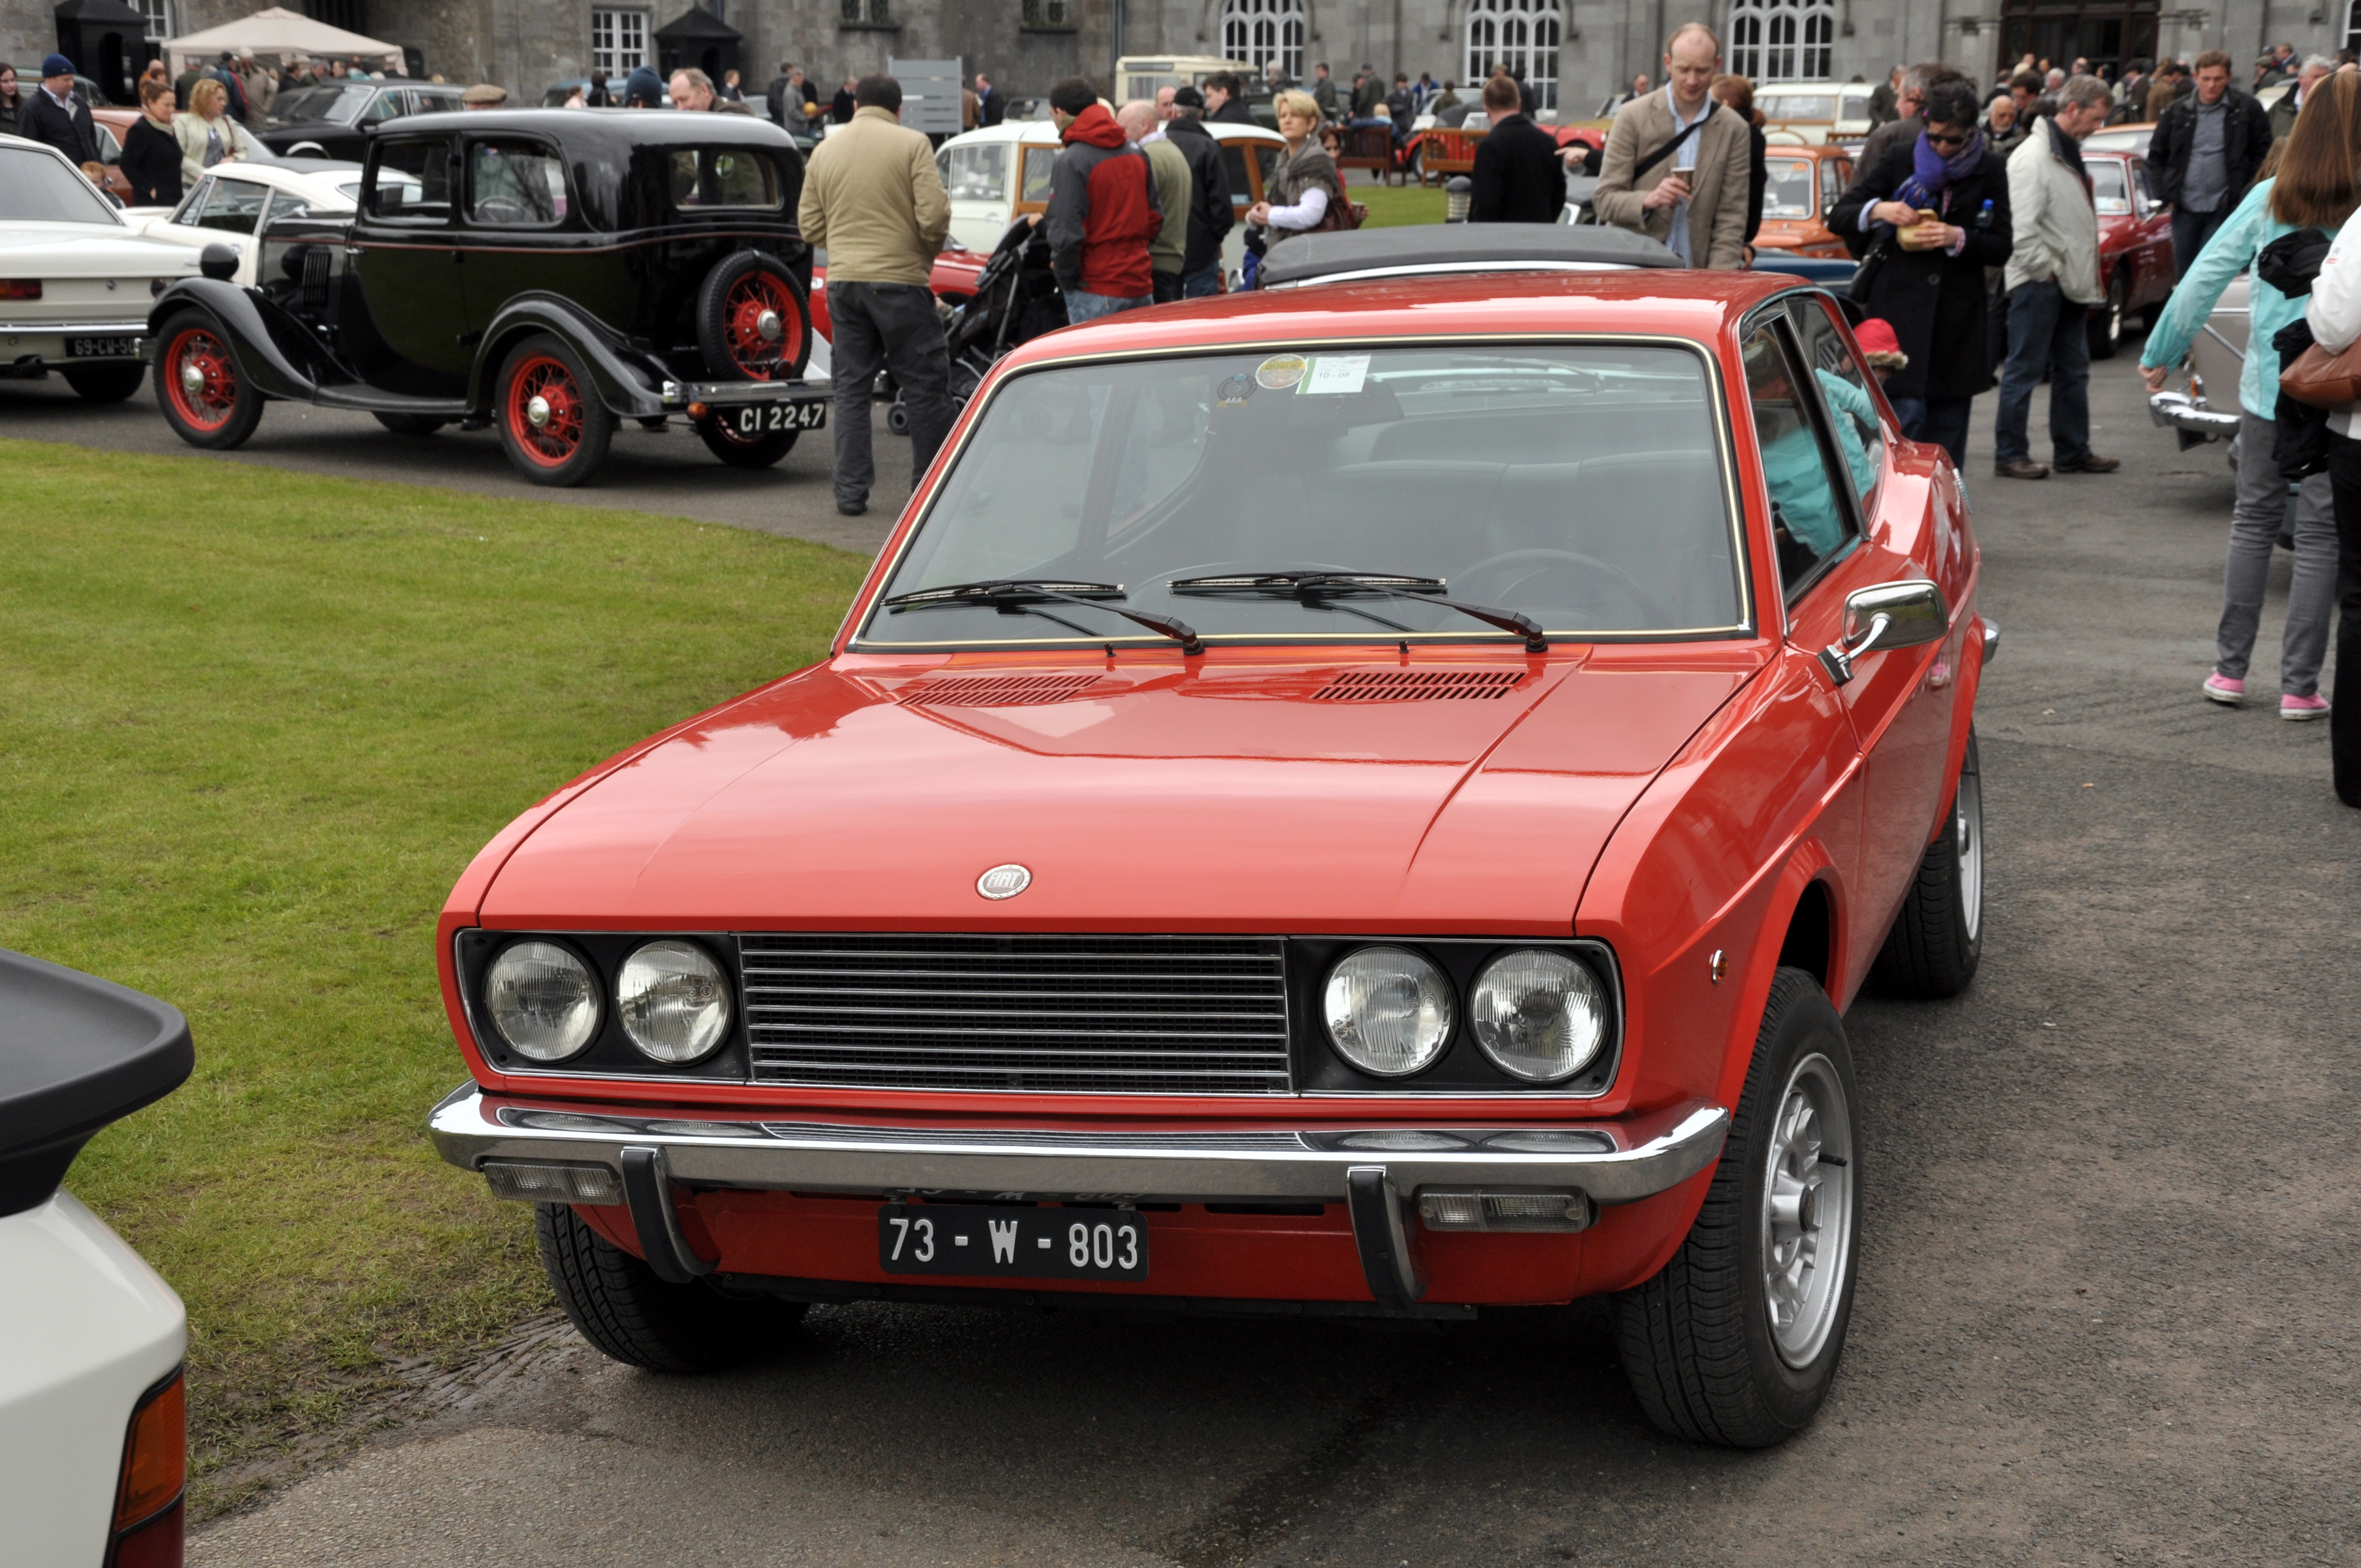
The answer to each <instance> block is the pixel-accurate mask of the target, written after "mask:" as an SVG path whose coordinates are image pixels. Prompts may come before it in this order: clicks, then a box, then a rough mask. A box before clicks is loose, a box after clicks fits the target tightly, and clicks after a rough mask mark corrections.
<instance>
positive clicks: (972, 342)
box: [885, 218, 1066, 435]
mask: <svg viewBox="0 0 2361 1568" xmlns="http://www.w3.org/2000/svg"><path fill="white" fill-rule="evenodd" d="M1065 324H1066V298H1065V296H1064V295H1063V294H1061V293H1060V292H1059V291H1058V280H1057V277H1056V275H1055V274H1054V273H1052V272H1051V271H1050V270H1049V236H1048V235H1046V234H1044V233H1043V232H1042V231H1041V229H1040V227H1039V226H1038V225H1035V224H1029V223H1027V222H1026V221H1025V220H1024V219H1022V218H1019V219H1017V220H1016V222H1015V223H1013V224H1011V225H1008V231H1007V232H1006V233H1005V234H1003V235H1002V236H1000V243H999V244H998V245H995V246H994V247H992V256H991V258H990V259H989V260H987V261H986V262H985V263H984V265H983V271H982V272H981V273H978V274H977V275H976V280H975V292H974V294H972V296H970V297H969V299H968V302H967V303H965V304H963V305H960V306H957V307H955V308H951V309H950V316H949V318H948V319H947V320H946V321H945V323H944V324H943V335H944V336H945V337H946V338H947V339H948V340H949V345H950V356H951V402H952V405H953V406H954V407H956V408H961V409H964V408H965V407H967V400H968V398H969V397H970V396H971V395H972V393H973V392H974V391H975V389H976V388H977V387H978V386H980V385H981V384H982V383H983V378H984V373H985V372H986V371H989V370H990V369H991V368H992V367H993V362H994V360H997V359H998V358H999V357H1000V356H1002V355H1004V354H1005V353H1007V352H1008V351H1009V350H1010V349H1012V348H1014V347H1016V345H1018V344H1020V343H1024V342H1026V341H1027V340H1028V339H1031V338H1036V337H1038V336H1040V335H1041V334H1043V333H1045V332H1054V331H1056V330H1057V329H1058V328H1060V327H1061V326H1064V325H1065ZM885 426H886V428H887V429H889V430H891V431H893V432H894V433H895V434H897V435H900V434H906V433H907V432H908V430H909V427H910V424H909V413H908V411H907V410H906V408H905V406H904V405H903V402H902V398H901V393H900V392H899V390H898V389H897V390H896V391H895V397H894V406H893V407H892V408H890V409H888V410H886V411H885Z"/></svg>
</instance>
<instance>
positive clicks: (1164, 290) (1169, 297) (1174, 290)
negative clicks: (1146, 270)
mask: <svg viewBox="0 0 2361 1568" xmlns="http://www.w3.org/2000/svg"><path fill="white" fill-rule="evenodd" d="M1152 276H1153V278H1154V279H1155V284H1154V287H1155V290H1156V292H1155V293H1154V294H1153V295H1151V296H1150V298H1152V299H1153V300H1155V302H1157V303H1158V304H1159V305H1169V304H1170V303H1171V302H1173V301H1175V300H1178V299H1181V298H1183V297H1184V296H1183V295H1182V294H1181V291H1180V290H1181V280H1180V274H1179V273H1178V272H1158V273H1154V274H1152Z"/></svg>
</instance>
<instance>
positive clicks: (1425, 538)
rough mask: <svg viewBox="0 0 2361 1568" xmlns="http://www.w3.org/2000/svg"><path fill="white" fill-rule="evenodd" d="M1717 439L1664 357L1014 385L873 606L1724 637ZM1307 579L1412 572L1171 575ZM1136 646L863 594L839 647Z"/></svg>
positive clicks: (1314, 359) (1081, 620)
mask: <svg viewBox="0 0 2361 1568" xmlns="http://www.w3.org/2000/svg"><path fill="white" fill-rule="evenodd" d="M1719 428H1720V427H1719V417H1718V412H1717V409H1716V403H1715V400H1714V398H1713V395H1712V391H1711V383H1710V381H1709V380H1708V376H1707V372H1706V367H1705V361H1704V358H1703V356H1701V355H1700V354H1699V353H1697V351H1695V350H1692V349H1688V348H1685V347H1678V346H1669V345H1642V344H1631V345H1625V344H1598V345H1535V346H1524V345H1519V346H1515V347H1495V346H1491V345H1442V344H1435V345H1418V346H1402V347H1378V348H1367V347H1359V348H1340V349H1334V350H1332V349H1325V348H1317V347H1307V348H1306V349H1304V350H1302V351H1301V352H1293V351H1290V352H1273V351H1271V350H1269V349H1256V350H1251V351H1241V352H1235V353H1225V354H1215V355H1206V356H1188V357H1179V356H1175V357H1166V358H1151V359H1137V360H1128V361H1110V362H1105V363H1098V364H1090V365H1077V366H1067V367H1052V368H1048V369H1043V370H1038V371H1035V372H1032V373H1030V374H1025V375H1019V376H1017V377H1016V378H1013V379H1011V380H1010V381H1008V382H1007V383H1006V384H1005V385H1004V386H1002V387H1001V388H1000V389H998V390H997V391H996V392H995V393H994V396H993V398H992V400H991V403H990V404H989V406H988V407H987V408H986V409H985V411H984V412H983V419H982V422H981V423H980V424H979V425H978V426H977V427H976V429H975V431H974V432H973V433H972V435H971V436H970V438H969V439H968V440H967V442H966V443H965V444H964V445H963V446H962V447H961V450H960V452H959V454H958V455H957V457H956V459H955V461H954V463H953V465H952V466H951V468H950V472H949V473H948V474H947V475H946V476H945V477H944V479H943V482H942V484H941V487H940V488H939V489H938V491H937V492H936V494H935V497H934V499H933V500H932V502H931V504H930V505H929V506H928V510H927V512H926V515H925V517H924V518H923V520H922V521H920V523H919V525H918V527H917V530H916V531H915V532H914V533H913V534H912V536H911V539H910V542H909V543H908V544H907V545H906V548H905V550H904V552H903V554H902V557H901V559H900V560H899V561H898V562H897V563H896V565H895V569H894V573H893V576H892V577H891V579H890V580H889V581H888V583H887V585H886V590H885V594H884V596H881V598H893V597H895V596H898V595H902V594H908V593H914V592H918V591H921V590H925V589H929V588H941V587H950V586H951V585H954V584H961V583H973V582H979V581H986V580H997V579H1008V578H1027V579H1039V580H1045V581H1057V582H1063V583H1068V584H1082V585H1086V586H1098V587H1115V588H1120V589H1121V590H1122V596H1121V600H1120V602H1121V603H1122V604H1123V605H1124V607H1125V608H1126V609H1135V610H1141V611H1146V612H1149V613H1152V614H1156V615H1160V616H1169V617H1172V618H1175V619H1178V620H1182V621H1185V622H1186V623H1188V625H1190V626H1191V627H1193V628H1194V629H1196V630H1198V631H1200V632H1202V634H1203V635H1205V636H1206V637H1209V638H1218V637H1224V636H1236V637H1253V638H1257V639H1261V640H1268V639H1270V638H1289V639H1294V638H1329V639H1354V640H1358V641H1367V640H1368V639H1371V638H1382V639H1384V640H1387V641H1392V640H1394V639H1396V638H1397V637H1411V636H1416V637H1429V638H1444V639H1453V640H1464V639H1471V638H1483V639H1490V638H1496V637H1498V636H1499V635H1500V633H1499V631H1498V630H1495V629H1494V628H1493V627H1491V626H1489V625H1487V624H1485V623H1484V622H1482V621H1480V620H1475V619H1472V618H1470V617H1468V616H1466V615H1465V614H1463V613H1461V612H1459V611H1456V610H1454V609H1449V608H1446V607H1445V606H1444V605H1442V604H1440V603H1437V602H1433V600H1434V599H1436V598H1444V597H1447V598H1451V599H1453V600H1455V601H1458V602H1460V603H1462V604H1474V605H1479V606H1483V607H1486V608H1489V609H1506V610H1512V611H1516V612H1518V613H1521V614H1522V615H1525V616H1530V617H1531V618H1532V619H1533V620H1537V621H1539V622H1540V623H1541V624H1542V626H1543V627H1544V628H1546V629H1547V630H1550V631H1552V632H1564V633H1568V634H1584V635H1589V634H1607V635H1616V634H1637V635H1647V634H1659V635H1661V634H1665V633H1674V632H1691V633H1696V632H1707V631H1718V630H1730V629H1733V628H1736V627H1738V626H1740V625H1741V623H1742V622H1743V621H1744V620H1745V616H1744V613H1743V611H1742V609H1741V602H1742V601H1741V583H1740V576H1739V569H1738V565H1737V560H1738V555H1737V550H1736V543H1735V542H1736V533H1735V523H1734V521H1733V514H1732V510H1731V508H1730V504H1729V501H1728V499H1726V497H1725V495H1724V491H1723V485H1722V473H1723V463H1722V458H1721V445H1720V434H1719ZM1321 570H1326V571H1334V572H1345V573H1384V574H1392V575H1396V576H1408V577H1419V578H1424V579H1428V582H1427V584H1426V585H1425V586H1424V587H1422V589H1420V590H1419V591H1418V592H1409V593H1406V595H1404V596H1386V595H1380V594H1378V593H1377V592H1376V591H1375V590H1374V589H1365V590H1362V591H1356V592H1352V593H1340V592H1324V591H1323V592H1319V593H1312V592H1306V593H1302V594H1294V593H1290V592H1285V591H1281V592H1255V591H1221V590H1217V589H1215V588H1213V587H1208V586H1206V585H1197V586H1195V587H1191V585H1190V584H1189V583H1188V582H1187V581H1186V580H1185V579H1190V578H1194V577H1210V576H1221V575H1223V574H1225V573H1226V574H1231V575H1233V576H1235V575H1239V574H1279V573H1290V572H1294V573H1302V572H1310V571H1321ZM1176 579H1180V580H1181V581H1179V582H1178V583H1177V584H1176ZM1421 594H1424V595H1426V596H1427V597H1426V598H1421V597H1420V595H1421ZM1102 597H1104V596H1102ZM1041 611H1047V612H1049V613H1048V614H1046V615H1045V614H1044V613H1041ZM1051 615H1054V616H1055V617H1056V618H1058V619H1056V620H1051V619H1049V616H1051ZM1141 637H1142V633H1141V630H1140V629H1139V628H1138V627H1137V626H1136V625H1134V624H1132V623H1130V622H1128V621H1126V620H1124V619H1123V618H1121V617H1120V616H1117V615H1115V614H1114V613H1113V612H1112V611H1110V610H1108V609H1104V606H1103V605H1102V604H1090V605H1077V604H1068V603H1057V604H1045V605H1042V606H1039V607H1038V609H1033V608H1023V607H1016V606H1011V605H1009V604H1007V603H1006V602H1005V599H1003V600H1000V601H994V602H976V601H973V600H970V601H964V602H961V601H951V602H944V601H937V602H935V603H932V604H928V605H925V606H910V607H906V608H903V609H895V608H892V607H889V606H887V605H885V604H884V603H882V602H881V603H880V604H879V605H878V606H877V607H876V608H874V609H873V610H872V612H871V614H870V616H869V619H868V621H867V623H866V625H865V626H864V627H863V628H862V632H861V637H860V642H861V645H862V647H865V648H884V647H912V646H933V647H940V646H944V645H975V644H981V643H1001V642H1060V641H1065V642H1072V641H1088V642H1091V643H1093V644H1095V643H1100V642H1109V641H1139V640H1140V639H1141Z"/></svg>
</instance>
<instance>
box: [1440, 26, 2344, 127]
mask: <svg viewBox="0 0 2361 1568" xmlns="http://www.w3.org/2000/svg"><path fill="white" fill-rule="evenodd" d="M2354 3H2355V4H2356V5H2361V0H2354ZM1564 36H1565V25H1564V23H1563V21H1562V20H1561V19H1560V16H1559V14H1558V8H1557V0H1467V80H1468V81H1469V82H1472V83H1474V84H1475V85H1476V86H1477V87H1478V88H1479V89H1480V88H1481V87H1482V86H1483V84H1484V82H1485V81H1486V80H1487V79H1488V77H1490V76H1491V75H1492V73H1493V72H1494V71H1516V70H1519V69H1522V71H1524V76H1525V81H1526V82H1529V83H1531V84H1532V88H1533V91H1534V92H1535V93H1538V94H1539V95H1540V102H1541V106H1542V107H1543V108H1544V109H1554V108H1556V107H1557V46H1558V40H1559V39H1560V38H1563V37H1564Z"/></svg>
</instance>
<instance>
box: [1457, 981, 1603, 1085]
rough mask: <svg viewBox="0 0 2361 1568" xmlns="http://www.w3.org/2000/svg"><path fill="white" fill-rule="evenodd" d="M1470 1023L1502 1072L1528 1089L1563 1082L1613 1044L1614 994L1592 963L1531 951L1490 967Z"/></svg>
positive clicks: (1479, 984) (1471, 1006) (1472, 1001)
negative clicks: (1610, 1006) (1610, 996)
mask: <svg viewBox="0 0 2361 1568" xmlns="http://www.w3.org/2000/svg"><path fill="white" fill-rule="evenodd" d="M1467 1017H1468V1022H1469V1023H1470V1024H1472V1025H1475V1029H1476V1044H1477V1047H1478V1048H1479V1049H1481V1050H1482V1051H1483V1053H1484V1054H1485V1055H1486V1056H1487V1057H1488V1058H1491V1062H1492V1065H1493V1066H1494V1067H1497V1068H1499V1069H1500V1070H1501V1071H1502V1072H1505V1073H1507V1074H1508V1075H1509V1076H1510V1077H1511V1078H1521V1079H1523V1080H1525V1081H1526V1082H1527V1083H1555V1082H1557V1081H1558V1080H1560V1079H1565V1078H1572V1077H1573V1076H1574V1075H1575V1074H1576V1073H1577V1072H1580V1071H1581V1070H1582V1069H1584V1068H1586V1067H1587V1066H1589V1065H1590V1060H1591V1058H1593V1057H1596V1056H1597V1055H1598V1048H1599V1047H1601V1046H1603V1045H1605V1044H1606V1043H1607V988H1606V987H1605V986H1603V985H1601V984H1599V983H1598V976H1597V975H1595V974H1593V973H1592V972H1591V971H1590V968H1589V966H1588V965H1587V964H1583V963H1579V962H1576V960H1575V959H1570V958H1568V957H1566V956H1565V954H1564V953H1554V952H1549V951H1546V950H1544V949H1542V948H1524V949H1522V950H1521V951H1519V952H1513V953H1503V954H1501V955H1500V956H1499V958H1497V959H1493V960H1492V961H1491V962H1490V963H1488V964H1486V965H1485V966H1484V972H1483V973H1482V974H1479V975H1477V977H1476V989H1475V991H1474V992H1473V993H1472V994H1471V995H1470V996H1469V998H1468V1003H1467Z"/></svg>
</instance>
